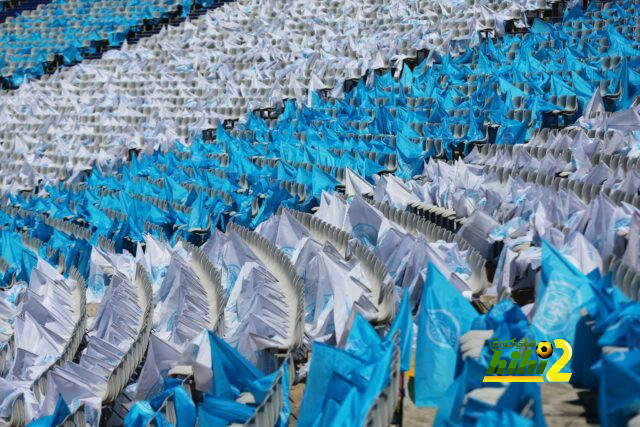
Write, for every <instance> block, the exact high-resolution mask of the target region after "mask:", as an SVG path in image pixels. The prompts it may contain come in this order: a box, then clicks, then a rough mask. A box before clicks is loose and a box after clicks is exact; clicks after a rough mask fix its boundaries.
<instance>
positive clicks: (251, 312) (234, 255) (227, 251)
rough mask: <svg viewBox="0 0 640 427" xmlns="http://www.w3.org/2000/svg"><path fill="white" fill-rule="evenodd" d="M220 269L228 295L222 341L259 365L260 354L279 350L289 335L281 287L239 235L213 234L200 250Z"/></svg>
mask: <svg viewBox="0 0 640 427" xmlns="http://www.w3.org/2000/svg"><path fill="white" fill-rule="evenodd" d="M202 249H203V251H204V252H205V253H206V254H207V256H208V257H209V259H210V260H211V262H212V263H213V264H214V266H216V268H220V270H221V272H222V277H223V287H224V288H225V293H226V295H227V303H226V307H225V328H226V332H225V339H226V340H228V341H229V342H230V343H231V345H232V346H233V347H234V348H236V349H237V350H238V351H239V352H240V353H241V354H242V355H244V356H245V357H247V358H248V359H249V360H250V361H252V362H253V363H255V364H257V365H258V366H260V365H261V363H262V362H263V360H262V359H263V358H264V357H266V355H264V354H263V352H262V350H266V349H269V348H281V347H282V346H283V345H284V342H285V341H286V339H287V337H288V336H289V335H290V334H291V333H292V331H289V321H288V319H289V314H288V313H289V310H292V309H293V307H289V305H288V303H287V301H288V300H287V299H286V296H285V294H284V293H283V292H285V290H283V289H282V286H281V285H280V284H279V283H278V281H277V279H276V278H275V277H274V276H273V275H272V274H271V273H270V272H269V270H268V269H267V268H266V267H265V265H264V264H263V263H262V262H261V261H260V260H259V258H258V257H257V256H256V255H255V254H254V253H253V252H252V251H251V249H250V248H249V246H248V245H247V244H246V243H245V242H244V241H243V240H242V238H241V237H240V235H239V234H237V233H235V232H231V233H230V234H229V235H225V234H223V233H222V232H220V231H218V230H216V231H215V232H214V233H213V236H212V237H211V239H209V241H207V243H205V245H204V246H203V247H202Z"/></svg>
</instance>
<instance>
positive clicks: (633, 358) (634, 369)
mask: <svg viewBox="0 0 640 427" xmlns="http://www.w3.org/2000/svg"><path fill="white" fill-rule="evenodd" d="M593 370H594V373H595V374H596V375H597V376H598V416H599V419H600V423H601V424H602V425H603V426H604V427H607V426H618V425H626V423H627V422H628V421H629V419H630V418H631V417H632V416H634V415H636V414H637V413H638V410H639V409H640V374H639V373H640V350H632V351H623V352H618V353H613V354H610V355H606V356H604V357H602V359H600V361H599V362H598V363H597V364H595V365H594V367H593Z"/></svg>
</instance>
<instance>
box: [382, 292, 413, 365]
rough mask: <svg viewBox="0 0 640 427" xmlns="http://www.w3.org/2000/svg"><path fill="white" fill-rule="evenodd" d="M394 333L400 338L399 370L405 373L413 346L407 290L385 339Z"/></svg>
mask: <svg viewBox="0 0 640 427" xmlns="http://www.w3.org/2000/svg"><path fill="white" fill-rule="evenodd" d="M395 333H398V334H399V337H400V355H401V363H400V368H401V370H402V372H406V371H408V370H409V369H410V368H411V350H412V345H413V317H412V316H411V300H410V297H409V291H408V290H405V291H404V295H403V296H402V302H401V303H400V308H399V309H398V312H397V313H396V318H395V320H394V321H393V323H392V324H391V327H390V328H389V330H388V331H387V339H391V338H392V337H393V335H394V334H395Z"/></svg>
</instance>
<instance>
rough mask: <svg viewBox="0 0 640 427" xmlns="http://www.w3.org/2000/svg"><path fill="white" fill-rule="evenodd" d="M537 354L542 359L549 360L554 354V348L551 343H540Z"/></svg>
mask: <svg viewBox="0 0 640 427" xmlns="http://www.w3.org/2000/svg"><path fill="white" fill-rule="evenodd" d="M536 354H537V355H538V357H539V358H540V359H548V358H550V357H551V355H552V354H553V346H552V345H551V343H550V342H549V341H540V342H539V343H538V345H537V346H536Z"/></svg>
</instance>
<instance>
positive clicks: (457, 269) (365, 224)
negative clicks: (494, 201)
mask: <svg viewBox="0 0 640 427" xmlns="http://www.w3.org/2000/svg"><path fill="white" fill-rule="evenodd" d="M316 215H317V216H318V217H319V218H321V219H322V220H324V221H326V222H328V223H329V224H332V225H334V226H336V227H338V228H342V229H343V230H345V231H347V232H350V233H352V234H353V235H354V237H356V238H357V239H358V240H359V241H360V242H361V243H363V244H364V245H365V246H368V247H369V248H371V250H372V251H373V253H374V254H375V255H377V256H378V257H379V258H380V259H381V260H382V261H383V262H384V263H385V265H386V266H387V269H388V270H389V272H390V274H391V276H392V279H393V280H394V283H395V285H396V286H397V287H398V289H408V290H409V292H410V295H411V303H412V306H413V307H415V306H417V304H418V303H419V301H420V295H421V292H422V285H423V283H424V280H425V278H426V274H427V263H428V262H432V263H434V264H435V265H437V266H438V268H439V269H440V270H441V271H443V273H444V274H446V275H447V277H454V275H455V279H454V282H455V283H456V284H457V285H459V286H462V288H463V289H461V290H463V291H468V290H469V286H468V285H466V282H465V280H466V279H468V277H469V276H468V273H469V271H470V269H469V266H468V265H467V260H466V254H465V252H464V251H460V250H459V248H458V247H457V246H456V245H446V244H444V242H428V241H427V240H426V238H425V237H424V236H421V235H418V236H415V235H413V234H411V233H409V232H408V231H406V230H404V229H403V228H402V227H400V226H399V225H397V224H395V223H394V222H392V221H389V220H387V219H386V218H385V217H384V216H383V214H382V213H381V212H379V211H378V210H377V209H376V208H374V207H373V206H371V205H370V204H368V203H367V202H365V201H364V200H363V199H362V198H361V197H359V196H355V197H354V198H353V199H352V200H351V202H347V201H345V200H343V199H342V198H341V197H340V196H338V195H337V194H334V195H331V196H330V195H328V194H323V197H322V198H321V201H320V209H319V210H318V212H317V213H316ZM398 295H399V293H398Z"/></svg>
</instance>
